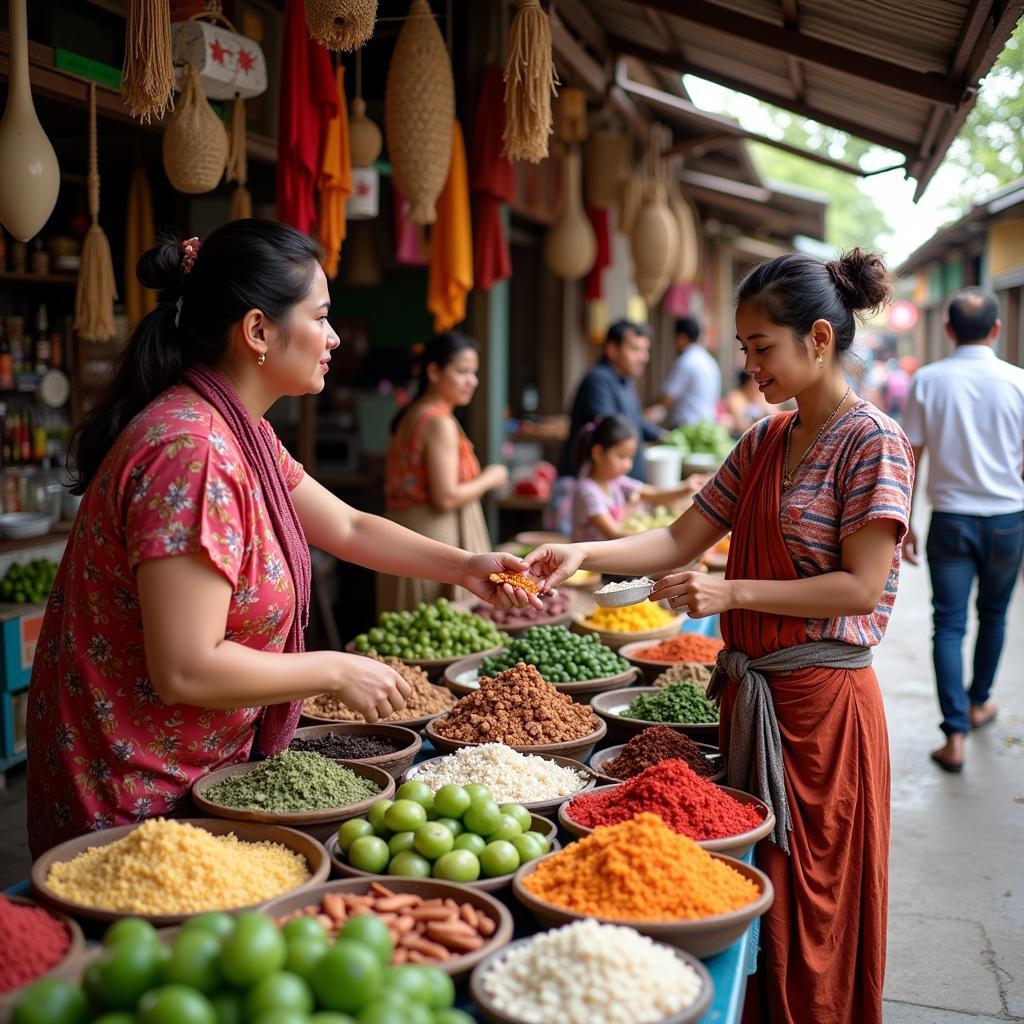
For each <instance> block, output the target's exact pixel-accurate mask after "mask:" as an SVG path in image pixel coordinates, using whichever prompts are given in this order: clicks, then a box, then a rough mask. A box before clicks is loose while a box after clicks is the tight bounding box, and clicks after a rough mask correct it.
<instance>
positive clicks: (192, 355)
mask: <svg viewBox="0 0 1024 1024" xmlns="http://www.w3.org/2000/svg"><path fill="white" fill-rule="evenodd" d="M319 256H320V253H319V250H318V248H317V246H316V244H315V243H314V242H313V241H311V240H310V239H309V238H307V237H306V236H304V235H301V234H299V233H298V232H296V231H294V230H292V229H291V228H288V227H285V226H283V225H280V224H274V223H271V222H269V221H256V220H249V221H235V222H233V223H231V224H228V225H226V226H225V227H222V228H220V229H219V230H218V231H216V232H214V233H213V234H212V235H211V236H210V237H209V239H207V240H206V241H205V243H203V245H202V248H201V249H200V248H199V244H198V241H197V240H195V239H191V240H189V241H188V242H185V243H181V244H178V243H175V242H165V243H163V244H161V245H158V246H157V247H156V248H155V249H152V250H151V251H150V252H148V253H146V255H144V256H143V257H142V259H141V260H140V263H139V268H138V273H139V278H140V280H141V281H142V282H143V284H145V285H147V286H148V287H152V288H155V289H157V290H158V292H159V298H160V302H159V305H158V306H157V308H156V309H155V310H154V311H153V312H152V313H150V314H148V315H147V316H146V317H145V318H144V319H143V320H142V321H141V322H140V323H139V325H138V326H137V328H136V330H135V333H134V335H133V337H132V340H131V342H130V344H129V346H128V348H127V350H126V352H125V356H124V359H123V361H122V364H121V366H120V368H119V370H118V373H117V376H116V378H115V380H114V382H113V384H112V386H111V390H110V393H109V394H108V396H107V397H106V399H105V400H104V401H103V402H101V403H100V405H99V406H97V408H96V409H95V410H93V412H92V414H91V415H90V416H89V418H88V419H87V420H86V422H85V423H84V425H83V428H82V430H81V431H80V432H79V434H78V436H77V437H76V441H75V447H74V456H75V459H76V464H77V468H78V473H79V488H80V490H81V491H82V492H83V495H84V496H83V501H82V504H81V508H80V510H79V514H78V517H77V519H76V521H75V525H74V528H73V530H72V533H71V537H70V540H69V543H68V546H67V550H66V552H65V555H64V558H63V560H62V562H61V566H60V570H59V572H58V574H57V579H56V581H55V584H54V587H53V591H52V593H51V595H50V601H49V604H48V606H47V610H46V617H45V620H44V623H43V629H42V634H41V636H40V640H39V645H38V649H37V654H36V660H35V665H34V667H33V673H32V682H31V687H30V707H29V721H28V807H29V815H28V826H29V844H30V847H31V849H32V853H33V855H36V856H37V855H38V854H40V853H42V852H43V851H44V850H46V849H47V848H49V847H50V846H52V845H54V844H56V843H58V842H61V841H63V840H65V839H68V838H71V837H73V836H76V835H80V834H82V833H84V832H87V831H89V830H90V829H102V828H109V827H111V826H114V825H120V824H126V823H130V822H135V821H140V820H142V819H145V818H148V817H151V816H156V815H164V814H173V813H174V812H175V811H176V810H177V809H178V807H179V805H180V804H181V803H182V800H183V798H184V797H185V796H186V795H187V793H188V790H189V787H190V786H191V784H192V782H194V781H195V779H197V778H199V777H200V776H202V775H203V774H205V773H206V772H209V771H212V770H213V769H216V768H220V767H223V766H224V765H227V764H232V763H236V762H239V761H244V760H246V759H247V758H248V756H249V752H250V749H251V747H252V743H253V738H254V733H255V730H256V727H257V724H258V723H259V728H260V736H261V746H262V748H263V750H264V751H265V752H270V753H272V752H274V751H276V750H279V749H282V748H283V747H284V746H286V745H287V744H288V742H289V740H290V738H291V733H292V732H293V731H294V727H295V721H296V718H297V715H298V709H299V704H298V702H299V701H301V700H302V699H303V698H304V697H307V696H311V695H313V694H317V693H322V692H324V691H334V692H336V693H338V694H339V695H340V696H341V698H342V699H343V700H344V701H345V702H346V703H347V704H349V706H351V707H352V708H354V709H356V710H358V711H360V712H361V713H362V714H363V715H364V716H365V717H366V718H367V719H368V720H369V721H376V720H377V718H378V717H384V716H386V715H388V714H390V713H391V711H392V710H394V709H398V708H401V707H403V706H404V704H405V697H406V696H407V695H408V685H407V684H406V683H405V681H404V680H403V679H402V678H401V677H400V676H398V674H397V673H395V672H393V671H392V670H391V669H389V668H387V667H386V666H384V665H383V664H381V663H379V662H376V661H373V660H371V659H368V658H363V657H359V656H355V655H347V654H342V653H339V652H336V651H313V652H305V651H304V650H303V644H302V629H303V627H304V625H305V622H306V618H307V615H308V603H309V550H308V547H307V541H308V543H309V544H313V545H315V546H317V547H319V548H322V549H323V550H326V551H329V552H331V553H332V554H334V555H336V556H337V557H338V558H342V559H346V560H349V561H353V562H357V563H359V564H360V565H365V566H368V567H370V568H373V569H376V570H378V571H381V572H387V573H396V574H410V575H417V576H423V577H424V578H428V579H435V580H442V581H444V582H447V583H458V584H460V585H461V586H463V587H466V588H467V589H469V590H471V591H472V592H473V593H475V594H476V595H477V596H479V597H481V598H483V599H484V600H488V601H491V602H493V603H495V604H498V605H502V606H511V605H513V604H516V605H521V604H523V603H525V601H526V600H527V599H528V598H527V595H526V594H525V593H524V592H523V591H513V590H512V588H510V587H508V585H507V584H506V585H502V586H495V585H494V584H493V583H491V582H490V581H489V579H488V577H489V575H490V574H491V573H493V572H498V571H502V570H505V571H516V570H519V569H521V568H523V563H522V562H520V561H519V560H518V559H514V558H511V557H510V556H506V555H475V556H474V555H470V554H468V553H467V552H464V551H461V550H459V549H458V548H453V547H450V546H447V545H444V544H439V543H436V542H434V541H430V540H428V539H426V538H424V537H420V536H418V535H417V534H415V533H412V532H411V531H408V530H405V529H403V528H402V527H400V526H397V525H395V524H393V523H389V522H387V521H386V520H384V519H381V518H379V517H376V516H370V515H365V514H363V513H360V512H357V511H356V510H354V509H352V508H350V507H349V506H348V505H345V504H344V503H343V502H341V501H340V500H338V499H337V498H336V497H334V496H333V495H332V494H331V493H330V492H329V491H327V490H325V489H324V488H323V487H321V486H320V485H319V484H317V483H316V481H314V480H313V479H311V478H310V477H309V476H307V475H305V474H304V473H303V470H302V467H301V466H300V465H299V464H298V463H296V462H295V461H294V460H293V459H292V458H291V456H290V455H289V454H288V453H287V452H286V451H285V449H284V448H283V447H282V445H281V444H280V442H279V441H278V440H277V438H276V436H275V435H274V433H273V431H272V430H271V428H270V426H269V424H268V423H267V422H266V420H265V419H263V415H264V414H265V412H266V411H267V409H269V407H270V406H271V405H272V404H273V403H274V402H275V401H276V400H277V399H278V398H281V397H283V396H285V395H304V394H316V393H318V392H319V391H320V390H321V389H322V388H323V380H324V375H325V374H326V373H327V371H328V368H329V363H330V359H331V351H332V350H333V349H334V348H336V347H337V345H338V337H337V335H336V334H335V333H334V331H333V329H332V328H331V326H330V324H329V323H328V321H327V311H328V307H329V304H330V296H329V292H328V288H327V280H326V278H325V276H324V273H323V271H322V270H321V269H320V265H319ZM534 600H535V599H534Z"/></svg>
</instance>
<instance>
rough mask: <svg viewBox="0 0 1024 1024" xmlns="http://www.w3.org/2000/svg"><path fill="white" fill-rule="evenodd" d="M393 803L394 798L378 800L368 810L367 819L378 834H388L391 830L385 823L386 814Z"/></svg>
mask: <svg viewBox="0 0 1024 1024" xmlns="http://www.w3.org/2000/svg"><path fill="white" fill-rule="evenodd" d="M393 803H394V800H378V801H377V802H376V803H375V804H374V805H373V806H372V807H371V808H370V810H369V811H368V812H367V814H366V820H367V821H368V822H369V823H370V824H371V825H372V826H373V831H374V832H376V833H377V835H387V834H388V833H389V832H390V831H391V829H389V828H388V827H387V825H386V824H385V823H384V815H385V814H387V812H388V808H389V807H390V806H391V805H392V804H393Z"/></svg>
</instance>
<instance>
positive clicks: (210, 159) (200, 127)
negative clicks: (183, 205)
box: [164, 66, 228, 194]
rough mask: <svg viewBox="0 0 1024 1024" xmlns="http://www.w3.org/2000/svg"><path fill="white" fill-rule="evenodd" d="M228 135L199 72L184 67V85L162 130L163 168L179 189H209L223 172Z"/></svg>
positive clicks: (186, 190)
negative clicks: (209, 101) (206, 93)
mask: <svg viewBox="0 0 1024 1024" xmlns="http://www.w3.org/2000/svg"><path fill="white" fill-rule="evenodd" d="M227 160H228V136H227V132H226V131H225V130H224V124H223V122H222V121H221V119H220V118H219V117H218V116H217V115H216V114H215V113H214V112H213V108H212V107H211V106H210V104H209V103H208V102H207V99H206V96H205V95H204V94H203V87H202V85H201V84H200V82H199V72H198V71H197V70H196V69H195V68H193V67H191V66H189V67H187V68H186V69H185V85H184V89H183V90H182V93H181V98H180V99H179V100H178V105H177V107H175V110H174V113H173V114H171V116H170V118H169V119H168V121H167V128H166V130H165V131H164V170H165V171H166V172H167V177H168V179H169V180H170V183H171V184H172V185H173V186H174V187H175V188H176V189H177V190H178V191H179V192H188V193H191V194H197V193H200V192H211V191H212V190H213V189H215V188H216V187H217V185H218V183H219V182H220V179H221V177H223V175H224V168H225V166H226V165H227Z"/></svg>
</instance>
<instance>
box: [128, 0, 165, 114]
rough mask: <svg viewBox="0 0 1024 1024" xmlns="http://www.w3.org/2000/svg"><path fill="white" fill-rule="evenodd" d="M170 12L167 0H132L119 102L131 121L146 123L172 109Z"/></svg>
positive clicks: (129, 8)
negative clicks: (128, 112) (127, 112)
mask: <svg viewBox="0 0 1024 1024" xmlns="http://www.w3.org/2000/svg"><path fill="white" fill-rule="evenodd" d="M173 96H174V64H173V60H172V56H171V9H170V4H169V2H168V0H131V3H129V5H128V27H127V30H126V32H125V38H124V67H123V69H122V71H121V98H122V99H123V100H124V102H125V106H126V107H127V108H128V110H129V111H130V112H131V115H132V117H137V118H138V119H139V120H140V121H145V122H148V121H150V120H151V119H152V118H153V117H154V116H155V117H157V118H161V117H163V116H164V114H165V113H166V111H167V109H168V108H172V109H173V107H174V102H173Z"/></svg>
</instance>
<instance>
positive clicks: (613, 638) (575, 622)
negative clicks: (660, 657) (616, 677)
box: [572, 612, 686, 651]
mask: <svg viewBox="0 0 1024 1024" xmlns="http://www.w3.org/2000/svg"><path fill="white" fill-rule="evenodd" d="M685 618H686V616H685V615H677V616H676V617H675V618H674V619H672V620H671V621H670V622H666V623H665V625H664V626H658V628H657V629H646V630H644V631H643V632H642V633H635V632H634V633H623V632H619V631H618V630H612V629H596V628H595V627H594V626H589V625H587V621H586V620H587V613H586V612H577V613H576V614H575V615H574V616H573V617H572V630H573V632H574V633H583V634H587V633H593V634H594V635H595V636H596V637H597V638H598V640H600V641H601V643H603V644H604V645H605V646H606V647H610V648H611V649H612V650H613V651H617V650H618V649H619V648H620V647H624V646H625V645H626V644H629V643H633V642H634V641H637V640H642V641H644V642H645V643H653V642H655V641H656V640H664V639H665V638H666V637H669V636H675V635H676V633H678V632H679V629H680V627H681V626H682V624H683V620H684V619H685Z"/></svg>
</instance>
